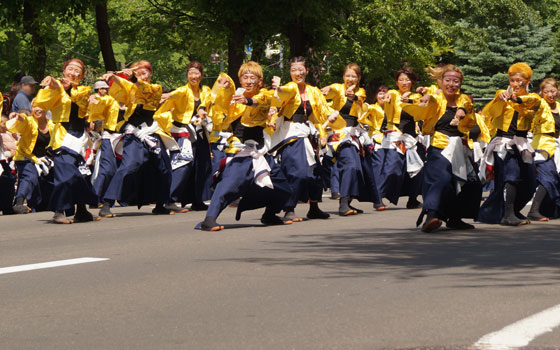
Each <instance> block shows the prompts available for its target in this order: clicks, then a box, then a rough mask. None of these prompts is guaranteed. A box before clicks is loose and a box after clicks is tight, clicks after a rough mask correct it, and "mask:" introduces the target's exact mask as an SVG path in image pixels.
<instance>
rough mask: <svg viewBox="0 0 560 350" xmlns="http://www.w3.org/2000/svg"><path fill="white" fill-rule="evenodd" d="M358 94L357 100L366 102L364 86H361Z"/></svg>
mask: <svg viewBox="0 0 560 350" xmlns="http://www.w3.org/2000/svg"><path fill="white" fill-rule="evenodd" d="M356 96H357V97H358V100H357V101H356V102H359V103H360V104H362V103H364V102H365V101H366V90H365V89H364V88H359V89H358V91H357V92H356Z"/></svg>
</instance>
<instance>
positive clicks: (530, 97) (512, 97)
mask: <svg viewBox="0 0 560 350" xmlns="http://www.w3.org/2000/svg"><path fill="white" fill-rule="evenodd" d="M532 73H533V71H532V69H531V67H529V65H527V64H526V63H521V62H520V63H515V64H514V65H512V66H511V67H509V69H508V76H509V87H508V89H507V90H498V91H497V92H496V97H495V98H494V100H492V101H490V102H489V103H488V104H487V105H486V106H485V107H484V109H483V110H482V114H483V115H484V116H485V117H486V122H487V123H488V124H489V128H496V129H497V131H496V136H495V137H494V138H493V139H492V141H490V144H488V147H487V148H486V151H485V152H484V157H483V159H482V160H481V162H480V176H481V179H483V180H490V179H492V178H493V179H494V191H492V193H491V194H490V196H489V197H488V199H486V201H485V202H484V203H483V204H482V206H481V207H480V212H479V215H478V221H480V222H484V223H488V224H498V223H499V224H502V225H506V226H519V225H524V224H528V223H529V220H528V219H527V218H526V217H525V216H524V215H523V214H521V210H522V209H523V208H524V207H525V205H526V204H527V203H528V202H529V201H530V200H531V198H532V197H533V194H534V193H535V188H536V179H535V177H536V174H535V166H534V164H533V152H534V151H533V147H531V144H530V143H529V141H527V133H528V132H529V130H530V129H531V124H532V123H533V119H534V118H535V115H536V114H537V113H538V112H539V109H540V108H541V98H540V96H539V95H537V94H535V93H529V92H528V91H527V86H528V85H529V83H530V81H531V76H532ZM545 103H546V102H544V101H543V102H542V104H545Z"/></svg>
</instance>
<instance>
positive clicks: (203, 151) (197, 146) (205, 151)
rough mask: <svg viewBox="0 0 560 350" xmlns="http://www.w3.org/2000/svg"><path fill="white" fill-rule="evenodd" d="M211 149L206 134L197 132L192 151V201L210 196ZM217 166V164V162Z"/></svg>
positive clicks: (196, 201) (202, 200) (199, 201)
mask: <svg viewBox="0 0 560 350" xmlns="http://www.w3.org/2000/svg"><path fill="white" fill-rule="evenodd" d="M211 152H212V150H211V148H210V145H209V143H208V139H207V138H206V134H204V133H201V132H199V133H198V137H197V139H196V141H195V142H194V145H193V153H194V186H193V187H192V189H193V190H194V203H202V202H204V201H207V200H210V198H212V190H211V188H210V187H211V186H212V157H211V156H210V154H211ZM218 166H219V164H218Z"/></svg>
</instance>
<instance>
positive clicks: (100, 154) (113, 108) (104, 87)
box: [88, 80, 121, 216]
mask: <svg viewBox="0 0 560 350" xmlns="http://www.w3.org/2000/svg"><path fill="white" fill-rule="evenodd" d="M93 90H94V91H95V94H93V95H91V96H90V99H89V106H88V115H89V121H90V122H95V121H100V122H102V123H103V129H102V130H103V131H102V134H101V144H100V146H99V149H98V150H97V153H96V158H95V165H94V171H93V174H92V177H91V182H92V184H93V189H94V190H95V193H96V194H97V196H98V197H99V198H103V197H104V195H105V191H106V190H107V187H109V183H110V182H111V179H112V178H113V176H114V175H115V172H116V171H117V157H116V156H115V152H114V146H113V145H115V144H116V142H115V141H116V140H117V139H118V138H119V137H120V135H121V134H120V133H118V132H117V131H118V130H119V129H120V128H119V127H118V126H117V124H118V118H119V111H120V108H119V103H118V102H117V101H116V100H115V99H114V98H113V97H111V96H110V95H108V91H109V85H108V84H107V83H106V82H105V81H102V80H100V81H96V82H95V84H93ZM108 215H109V216H112V214H108Z"/></svg>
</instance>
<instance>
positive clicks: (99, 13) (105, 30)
mask: <svg viewBox="0 0 560 350" xmlns="http://www.w3.org/2000/svg"><path fill="white" fill-rule="evenodd" d="M95 24H96V26H97V38H98V39H99V46H100V47H101V54H102V55H103V62H104V63H105V69H106V70H107V71H116V70H118V69H117V61H116V60H115V54H114V52H113V45H112V42H111V33H110V30H109V20H108V15H107V2H106V1H105V2H102V3H97V4H96V5H95Z"/></svg>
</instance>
